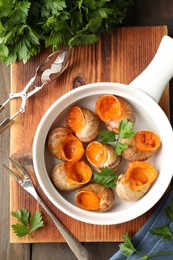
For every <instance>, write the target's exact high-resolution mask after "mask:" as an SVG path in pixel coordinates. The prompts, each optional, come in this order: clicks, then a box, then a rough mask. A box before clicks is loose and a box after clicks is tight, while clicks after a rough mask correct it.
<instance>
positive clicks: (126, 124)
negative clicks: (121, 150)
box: [119, 119, 135, 139]
mask: <svg viewBox="0 0 173 260" xmlns="http://www.w3.org/2000/svg"><path fill="white" fill-rule="evenodd" d="M133 127H134V124H133V123H132V122H130V121H128V120H127V119H123V120H121V122H120V126H119V136H120V137H121V138H129V139H131V138H133V137H134V135H135V133H134V132H133V131H132V130H133Z"/></svg>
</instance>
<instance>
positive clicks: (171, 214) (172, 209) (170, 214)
mask: <svg viewBox="0 0 173 260" xmlns="http://www.w3.org/2000/svg"><path fill="white" fill-rule="evenodd" d="M165 215H166V216H167V218H169V220H170V221H171V222H173V199H172V200H171V202H170V203H169V206H168V207H167V208H166V209H165Z"/></svg>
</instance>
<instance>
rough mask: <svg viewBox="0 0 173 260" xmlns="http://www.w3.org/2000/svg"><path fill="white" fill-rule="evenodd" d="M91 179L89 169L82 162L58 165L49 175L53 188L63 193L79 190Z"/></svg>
mask: <svg viewBox="0 0 173 260" xmlns="http://www.w3.org/2000/svg"><path fill="white" fill-rule="evenodd" d="M91 177H92V170H91V168H90V167H89V165H87V164H86V163H85V162H84V161H82V160H81V161H78V162H61V163H58V164H57V165H56V166H55V167H54V168H53V171H52V174H51V180H52V182H53V184H54V185H55V187H56V188H58V189H59V190H63V191H72V190H75V189H78V188H81V187H82V186H84V185H85V184H86V183H88V182H89V181H90V179H91Z"/></svg>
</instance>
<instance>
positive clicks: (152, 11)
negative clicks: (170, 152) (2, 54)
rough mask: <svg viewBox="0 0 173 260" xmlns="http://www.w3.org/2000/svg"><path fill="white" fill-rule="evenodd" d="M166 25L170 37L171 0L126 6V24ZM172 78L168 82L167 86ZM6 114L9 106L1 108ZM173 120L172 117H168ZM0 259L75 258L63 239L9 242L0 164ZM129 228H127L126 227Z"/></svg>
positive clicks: (111, 248)
mask: <svg viewBox="0 0 173 260" xmlns="http://www.w3.org/2000/svg"><path fill="white" fill-rule="evenodd" d="M165 24H166V25H167V26H168V35H170V36H172V37H173V3H172V1H167V0H166V1H164V0H160V1H156V0H153V1H152V2H151V1H149V0H146V1H142V0H138V1H137V0H136V1H135V5H134V7H133V8H131V9H130V10H129V13H128V18H127V20H126V21H125V25H165ZM0 71H1V77H0V93H1V95H0V103H2V102H3V100H5V99H6V98H7V96H8V94H9V92H10V69H9V68H6V67H5V66H4V65H3V64H1V66H0ZM171 85H172V82H170V86H171ZM172 96H173V95H172V90H171V88H170V97H171V98H170V114H171V115H172V114H173V113H172V108H173V106H172ZM4 113H5V114H6V115H9V109H8V108H7V109H6V110H5V112H4ZM170 120H171V123H172V117H171V118H170ZM9 139H10V131H9V129H8V130H6V132H4V133H3V135H1V136H0V142H1V143H0V144H1V150H0V161H3V162H5V163H6V164H8V160H7V158H8V155H9V149H10V147H9ZM0 167H1V168H0V169H1V174H0V187H1V202H0V209H1V214H0V259H3V260H6V259H7V260H8V259H14V260H17V259H31V260H36V259H37V260H39V259H43V260H44V259H50V260H51V259H52V260H53V259H60V260H61V259H69V260H71V259H76V258H75V257H74V256H73V254H72V253H71V251H70V249H69V248H68V246H67V245H66V244H65V243H48V244H47V243H41V244H40V243H39V244H10V242H9V230H10V224H9V211H10V209H9V177H8V175H5V174H4V173H3V171H2V166H1V165H0ZM127 231H128V230H127ZM84 246H85V247H86V248H87V250H88V251H89V254H90V259H99V260H100V259H101V260H102V259H109V257H110V256H112V254H114V253H115V252H116V251H117V249H118V243H115V242H94V243H91V242H90V243H84Z"/></svg>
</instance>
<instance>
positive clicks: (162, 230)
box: [150, 225, 173, 241]
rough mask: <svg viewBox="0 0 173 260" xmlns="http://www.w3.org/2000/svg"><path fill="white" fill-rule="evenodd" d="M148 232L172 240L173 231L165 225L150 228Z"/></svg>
mask: <svg viewBox="0 0 173 260" xmlns="http://www.w3.org/2000/svg"><path fill="white" fill-rule="evenodd" d="M150 233H151V234H152V235H157V236H162V239H163V240H165V241H166V240H173V233H172V231H171V229H170V228H169V227H168V226H166V225H163V226H161V227H157V228H154V229H151V230H150Z"/></svg>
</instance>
